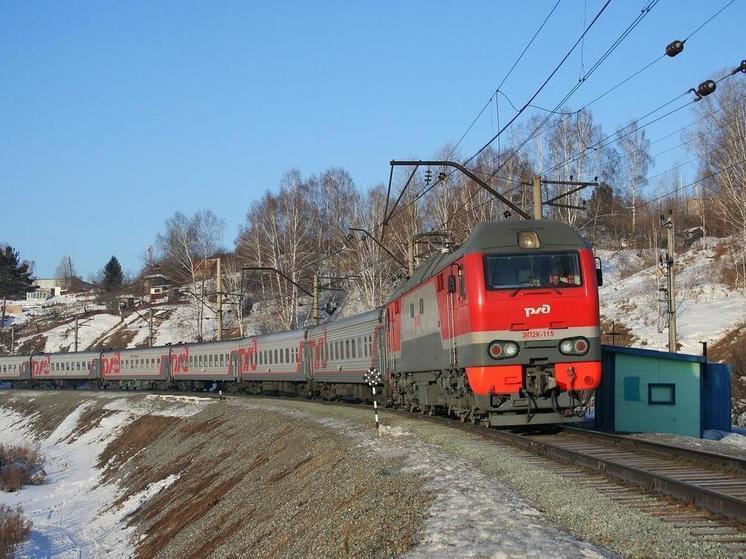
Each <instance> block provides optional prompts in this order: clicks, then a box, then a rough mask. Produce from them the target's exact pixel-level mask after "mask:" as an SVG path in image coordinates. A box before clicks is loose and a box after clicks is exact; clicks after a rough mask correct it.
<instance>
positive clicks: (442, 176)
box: [438, 171, 446, 181]
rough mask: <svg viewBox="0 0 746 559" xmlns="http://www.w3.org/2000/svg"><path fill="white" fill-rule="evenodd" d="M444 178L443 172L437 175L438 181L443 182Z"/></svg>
mask: <svg viewBox="0 0 746 559" xmlns="http://www.w3.org/2000/svg"><path fill="white" fill-rule="evenodd" d="M445 178H446V174H445V173H444V172H443V171H441V172H440V173H438V180H441V181H442V180H445Z"/></svg>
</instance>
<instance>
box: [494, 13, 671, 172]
mask: <svg viewBox="0 0 746 559" xmlns="http://www.w3.org/2000/svg"><path fill="white" fill-rule="evenodd" d="M658 1H659V0H651V1H650V2H649V3H648V4H647V5H646V6H644V7H643V9H642V10H641V11H640V13H639V14H638V15H637V16H636V17H635V19H634V20H633V21H632V23H630V24H629V25H628V26H627V28H626V29H625V30H624V31H623V32H622V34H621V35H619V37H617V38H616V39H615V40H614V42H613V43H612V44H611V46H610V47H609V48H608V49H606V51H605V52H604V54H602V55H601V56H600V57H599V59H598V60H596V62H595V63H594V64H593V66H591V68H590V69H589V70H588V72H586V73H585V74H584V75H583V76H582V77H581V78H580V80H578V83H576V84H575V85H574V86H573V87H572V88H571V89H570V91H568V92H567V93H566V94H565V96H564V97H563V98H562V99H561V100H560V101H559V103H557V105H556V106H555V108H554V110H557V109H559V108H560V107H561V106H562V105H563V104H564V103H565V102H566V101H567V100H568V99H569V98H570V97H572V96H573V95H574V94H575V92H576V91H577V90H578V89H580V87H581V86H582V85H583V84H584V83H585V81H586V80H587V79H588V78H589V77H590V76H591V75H592V74H593V73H594V72H595V71H596V70H597V69H598V68H599V67H600V66H601V64H603V63H604V62H605V61H606V59H608V57H609V56H611V53H613V52H614V51H615V50H616V49H617V47H618V46H619V45H620V44H621V43H622V41H624V39H626V38H627V37H628V36H629V34H630V33H631V32H632V31H633V30H634V29H635V27H637V26H638V25H639V24H640V22H641V21H642V20H643V18H644V17H645V16H646V15H647V14H649V13H650V11H651V10H652V9H653V8H654V7H655V5H656V4H657V3H658ZM591 23H592V22H591ZM550 118H551V115H547V116H546V117H544V120H542V121H541V122H540V123H539V125H538V126H536V127H535V128H534V129H533V131H532V132H531V133H530V134H529V136H528V137H527V138H526V139H525V140H523V142H521V144H520V145H519V146H518V147H517V148H514V149H512V150H511V151H510V155H509V156H508V159H507V160H506V161H504V162H503V163H502V165H501V166H500V167H498V168H497V170H496V172H497V171H499V170H500V169H501V168H502V166H504V165H506V164H507V163H508V161H510V160H511V159H512V158H513V157H515V154H516V153H517V152H518V151H519V150H520V149H521V148H523V146H525V145H526V144H527V143H528V142H529V141H530V140H531V139H533V138H534V137H536V133H537V132H538V131H539V130H541V128H543V127H544V125H545V124H546V123H547V122H548V121H549V119H550Z"/></svg>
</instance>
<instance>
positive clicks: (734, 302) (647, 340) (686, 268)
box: [599, 243, 746, 354]
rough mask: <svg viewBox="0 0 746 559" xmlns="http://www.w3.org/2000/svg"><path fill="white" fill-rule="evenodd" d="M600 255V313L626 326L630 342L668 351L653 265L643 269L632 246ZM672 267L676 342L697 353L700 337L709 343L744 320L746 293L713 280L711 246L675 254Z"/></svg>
mask: <svg viewBox="0 0 746 559" xmlns="http://www.w3.org/2000/svg"><path fill="white" fill-rule="evenodd" d="M713 245H714V243H709V244H708V246H713ZM599 255H600V256H601V257H602V259H603V261H604V285H603V287H601V288H600V289H599V297H600V300H601V315H602V316H604V317H606V318H608V319H609V320H616V321H618V322H620V323H622V324H624V325H625V326H626V327H628V328H629V329H630V330H631V331H632V333H633V334H634V336H635V337H636V341H635V346H642V347H647V348H650V349H660V350H667V348H668V331H667V330H666V329H663V331H662V332H659V331H658V315H657V311H656V309H657V308H658V290H657V277H656V266H648V267H644V266H645V259H644V258H643V256H642V255H641V254H638V253H637V252H636V251H631V250H622V251H618V252H613V253H612V252H609V251H599ZM648 261H649V260H648ZM607 262H608V264H607ZM676 266H677V269H676V270H677V272H676V296H677V305H676V312H677V327H678V341H679V344H680V345H681V351H682V352H684V353H692V354H700V353H701V345H700V343H699V342H700V341H708V342H710V343H714V342H716V341H718V340H719V339H721V338H722V337H723V336H724V335H725V334H726V333H727V332H729V331H730V330H733V329H734V328H736V327H737V326H739V325H740V324H743V323H744V321H746V292H744V291H743V290H734V289H732V288H730V287H728V286H726V285H724V284H722V283H720V282H719V281H718V275H719V274H718V273H717V267H718V263H717V261H716V258H715V250H714V249H713V248H701V247H700V245H699V244H698V245H696V246H695V247H694V248H693V249H691V250H689V251H687V252H686V253H683V254H681V255H679V256H678V257H677V262H676ZM630 272H632V273H630ZM625 273H626V274H629V275H627V276H626V277H624V279H621V278H622V276H623V275H625Z"/></svg>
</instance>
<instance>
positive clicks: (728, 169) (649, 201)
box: [635, 159, 746, 207]
mask: <svg viewBox="0 0 746 559" xmlns="http://www.w3.org/2000/svg"><path fill="white" fill-rule="evenodd" d="M744 163H746V159H742V160H740V161H736V162H735V163H732V164H730V165H728V166H727V167H723V168H721V169H718V170H717V171H715V172H713V173H710V174H709V175H706V176H704V177H700V178H698V179H697V180H694V181H692V182H690V183H687V184H684V185H682V186H679V187H677V188H674V189H673V190H670V191H668V192H666V193H664V194H661V195H660V196H656V197H655V198H650V199H648V200H643V201H640V202H638V203H637V204H635V206H637V207H639V206H640V205H642V204H651V203H653V202H657V201H658V200H662V199H663V198H668V197H669V196H671V195H673V194H676V193H677V192H681V191H682V190H686V189H687V188H690V187H692V186H694V185H695V184H699V183H701V182H704V181H706V180H709V179H711V178H714V177H716V176H718V175H720V174H722V173H724V172H726V171H730V170H731V169H735V168H736V167H738V166H740V165H743V164H744Z"/></svg>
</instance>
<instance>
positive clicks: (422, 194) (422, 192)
mask: <svg viewBox="0 0 746 559" xmlns="http://www.w3.org/2000/svg"><path fill="white" fill-rule="evenodd" d="M658 1H659V0H651V1H650V3H651V4H653V5H654V4H655V3H657V2H658ZM610 3H611V0H607V1H606V2H605V3H604V5H603V6H602V7H601V9H600V10H599V11H598V12H597V13H596V15H595V16H594V18H593V19H592V20H591V22H590V23H589V24H588V25H587V26H586V27H585V29H584V30H583V32H582V33H581V35H580V37H578V39H577V40H576V41H575V43H573V45H572V47H570V49H569V50H568V51H567V53H566V54H565V56H564V57H563V58H562V59H561V60H560V62H559V63H558V64H557V65H556V66H555V68H554V70H552V72H551V73H550V74H549V76H548V77H547V78H546V79H545V80H544V81H543V82H542V84H541V85H540V86H539V88H538V89H537V90H536V91H535V92H534V94H533V95H532V96H531V97H530V98H529V100H528V101H527V102H526V103H525V104H524V105H523V106H522V107H521V109H519V110H518V112H517V113H516V114H515V115H514V116H513V117H512V118H511V119H510V120H509V121H508V122H507V123H506V124H505V125H503V126H502V127H501V128H500V129H499V130H498V131H497V133H496V134H495V135H494V136H493V137H492V138H491V139H490V141H489V142H487V143H486V144H485V145H484V146H482V147H481V148H480V149H479V150H478V151H477V152H476V153H474V154H473V155H472V156H471V157H469V158H468V159H467V160H466V161H464V163H463V165H467V164H469V163H470V162H471V161H472V160H474V158H476V157H477V156H478V155H479V154H480V153H482V152H483V151H484V150H485V149H487V147H489V145H490V144H492V142H494V141H495V139H497V138H498V137H500V135H501V134H502V133H503V132H505V130H507V129H508V128H509V127H510V125H511V124H512V123H513V122H515V120H516V119H517V118H518V117H519V116H520V115H521V114H522V113H523V112H524V111H525V110H526V109H527V108H528V107H529V106H530V105H531V103H532V102H533V101H534V99H536V97H537V96H538V95H539V93H541V91H542V90H543V89H544V87H546V85H547V84H548V83H549V81H551V79H552V78H553V77H554V75H555V74H556V73H557V71H558V70H559V69H560V68H561V67H562V66H563V65H564V63H565V62H566V61H567V59H568V58H569V57H570V55H571V54H572V53H573V51H574V50H575V49H576V48H577V46H578V45H579V44H580V42H581V40H582V39H583V37H585V35H586V34H587V33H588V31H590V29H591V28H592V27H593V26H594V25H595V23H596V22H597V21H598V19H599V18H600V17H601V14H603V12H604V11H605V10H606V8H607V7H608V6H609V4H610ZM614 48H616V47H614ZM594 71H595V68H594ZM498 89H499V88H498ZM491 100H492V98H490V100H489V101H488V102H487V104H486V105H485V107H483V109H482V111H481V112H484V110H485V109H486V106H488V105H489V103H490V102H491ZM460 141H461V140H459V143H460ZM453 151H454V150H452V151H451V153H453ZM498 170H499V169H498ZM453 172H455V171H451V172H449V173H447V174H446V175H445V177H449V176H451V175H452V174H453ZM496 174H497V172H495V173H494V174H493V175H492V177H491V178H494V177H495V176H496ZM505 180H509V181H512V179H507V178H505ZM442 181H443V179H440V178H439V179H438V180H436V181H435V182H434V183H433V184H432V185H429V186H427V187H426V188H425V189H423V190H422V191H421V192H420V193H419V194H418V195H416V196H415V198H414V199H413V200H411V201H409V202H408V203H407V204H406V205H405V206H403V207H402V208H400V210H399V211H403V210H404V209H406V208H407V207H409V206H410V205H412V204H414V203H416V202H417V201H418V200H420V199H421V198H422V197H423V196H424V195H426V194H427V193H428V192H430V191H431V190H432V189H433V188H435V186H437V185H438V184H440V183H441V182H442ZM513 182H518V181H513ZM393 215H394V214H393V212H392V215H391V216H389V219H391V217H393Z"/></svg>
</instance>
